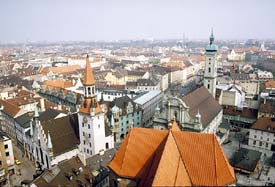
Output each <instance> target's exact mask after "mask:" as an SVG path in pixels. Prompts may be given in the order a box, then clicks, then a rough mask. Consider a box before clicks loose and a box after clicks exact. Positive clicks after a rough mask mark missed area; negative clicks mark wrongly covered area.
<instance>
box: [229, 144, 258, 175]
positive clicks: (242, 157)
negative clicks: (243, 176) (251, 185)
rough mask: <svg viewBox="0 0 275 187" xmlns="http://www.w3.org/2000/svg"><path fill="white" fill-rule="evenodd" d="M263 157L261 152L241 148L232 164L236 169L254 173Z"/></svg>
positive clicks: (234, 156) (231, 161)
mask: <svg viewBox="0 0 275 187" xmlns="http://www.w3.org/2000/svg"><path fill="white" fill-rule="evenodd" d="M261 155H262V153H261V152H259V151H255V150H250V149H246V148H241V149H240V150H239V151H238V152H236V153H235V154H234V155H233V157H232V159H231V160H230V164H231V165H232V166H233V167H234V168H239V169H242V170H246V171H248V172H253V171H254V170H255V168H256V166H257V164H258V162H259V160H260V158H261Z"/></svg>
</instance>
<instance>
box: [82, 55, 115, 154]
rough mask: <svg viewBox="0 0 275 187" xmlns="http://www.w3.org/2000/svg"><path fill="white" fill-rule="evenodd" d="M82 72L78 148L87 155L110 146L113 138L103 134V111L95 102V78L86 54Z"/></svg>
mask: <svg viewBox="0 0 275 187" xmlns="http://www.w3.org/2000/svg"><path fill="white" fill-rule="evenodd" d="M84 73H85V74H84V80H83V86H84V102H83V104H82V106H81V107H80V109H79V113H78V122H79V137H80V146H79V149H80V151H81V152H82V153H85V155H86V156H87V157H89V156H92V155H94V154H98V153H99V152H100V151H104V150H106V149H109V148H112V147H113V140H111V139H112V138H111V137H108V138H106V136H105V120H104V112H103V111H102V109H101V107H100V105H99V103H98V102H97V97H96V90H95V89H96V88H95V79H94V74H93V71H92V69H91V65H90V62H89V55H88V54H87V57H86V67H85V72H84ZM108 140H110V141H108Z"/></svg>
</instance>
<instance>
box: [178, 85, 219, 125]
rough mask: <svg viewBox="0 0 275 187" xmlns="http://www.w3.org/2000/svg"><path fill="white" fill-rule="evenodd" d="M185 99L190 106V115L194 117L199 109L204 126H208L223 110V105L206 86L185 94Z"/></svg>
mask: <svg viewBox="0 0 275 187" xmlns="http://www.w3.org/2000/svg"><path fill="white" fill-rule="evenodd" d="M183 101H184V102H185V104H186V105H187V106H188V107H189V115H190V116H191V117H192V118H193V119H194V118H195V115H196V114H197V113H198V111H199V112H200V114H201V117H202V118H201V122H202V125H203V128H206V127H207V126H208V125H209V124H210V122H211V121H212V120H213V119H214V118H215V117H216V116H217V115H218V113H219V112H221V111H222V107H221V105H220V104H219V103H218V102H217V101H216V100H215V98H214V97H213V96H212V95H211V94H210V93H209V91H208V90H207V89H206V88H205V87H204V86H202V87H200V88H198V89H196V90H194V91H193V92H191V93H189V94H188V95H186V96H184V97H183Z"/></svg>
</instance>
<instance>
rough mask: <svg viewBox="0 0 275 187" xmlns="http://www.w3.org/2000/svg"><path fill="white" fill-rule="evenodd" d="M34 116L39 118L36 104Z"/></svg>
mask: <svg viewBox="0 0 275 187" xmlns="http://www.w3.org/2000/svg"><path fill="white" fill-rule="evenodd" d="M34 118H39V113H38V108H37V105H35V107H34Z"/></svg>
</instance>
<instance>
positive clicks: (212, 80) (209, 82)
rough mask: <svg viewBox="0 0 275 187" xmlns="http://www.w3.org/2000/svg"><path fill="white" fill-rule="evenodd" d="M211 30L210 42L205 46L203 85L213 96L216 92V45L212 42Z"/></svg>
mask: <svg viewBox="0 0 275 187" xmlns="http://www.w3.org/2000/svg"><path fill="white" fill-rule="evenodd" d="M213 42H214V35H213V30H212V32H211V36H210V43H209V44H208V45H207V46H206V49H205V50H206V53H205V71H204V81H203V85H204V86H205V87H206V88H207V90H208V91H209V92H210V93H211V94H212V95H213V97H215V94H216V82H217V66H218V64H217V61H216V56H217V50H218V47H217V45H215V44H214V43H213Z"/></svg>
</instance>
